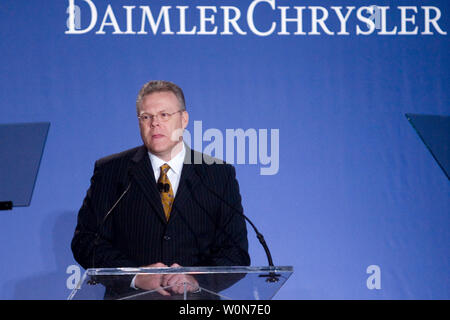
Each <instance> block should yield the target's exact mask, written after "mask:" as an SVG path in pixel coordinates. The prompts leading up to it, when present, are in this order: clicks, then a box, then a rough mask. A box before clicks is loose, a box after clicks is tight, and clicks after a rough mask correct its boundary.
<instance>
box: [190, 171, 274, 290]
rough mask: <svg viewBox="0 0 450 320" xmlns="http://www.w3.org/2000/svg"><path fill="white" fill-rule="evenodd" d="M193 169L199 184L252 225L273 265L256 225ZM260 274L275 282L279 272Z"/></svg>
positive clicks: (268, 280)
mask: <svg viewBox="0 0 450 320" xmlns="http://www.w3.org/2000/svg"><path fill="white" fill-rule="evenodd" d="M194 171H195V173H196V175H197V176H198V177H199V179H200V182H201V184H202V185H203V186H204V187H205V188H206V189H207V190H208V191H209V192H210V193H212V194H213V195H214V196H216V197H217V198H218V199H219V200H220V201H221V202H223V203H225V204H226V205H227V206H228V207H229V208H231V209H232V210H233V211H234V212H236V213H238V214H239V215H241V216H242V217H244V219H245V220H247V221H248V223H249V224H250V225H251V226H252V228H253V230H254V231H255V233H256V237H257V238H258V240H259V243H260V244H261V245H262V247H263V248H264V251H265V253H266V257H267V261H268V263H269V267H274V265H273V260H272V255H271V253H270V250H269V247H268V246H267V243H266V240H265V239H264V236H263V235H262V234H261V233H260V232H259V231H258V229H257V228H256V226H255V225H254V223H253V222H252V221H251V220H250V218H248V217H247V216H246V215H245V214H244V212H243V211H242V210H240V209H237V208H236V207H234V206H233V205H231V204H230V203H229V202H228V201H226V200H225V199H224V198H223V197H222V196H221V195H219V194H218V193H217V192H216V191H215V190H213V189H212V188H211V187H209V186H208V185H207V184H206V183H205V182H204V180H203V174H201V173H199V168H198V166H196V165H194ZM188 186H189V188H190V189H191V188H192V185H191V184H190V182H189V183H188ZM260 276H265V277H268V278H267V282H277V281H278V280H279V279H278V278H279V277H280V275H279V274H275V273H274V272H270V273H269V275H268V276H267V275H260Z"/></svg>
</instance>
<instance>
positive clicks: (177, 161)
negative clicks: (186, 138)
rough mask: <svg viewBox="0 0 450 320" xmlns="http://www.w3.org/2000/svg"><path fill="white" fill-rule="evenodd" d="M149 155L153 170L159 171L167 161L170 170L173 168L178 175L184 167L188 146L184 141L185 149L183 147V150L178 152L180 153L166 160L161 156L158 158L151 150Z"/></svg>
mask: <svg viewBox="0 0 450 320" xmlns="http://www.w3.org/2000/svg"><path fill="white" fill-rule="evenodd" d="M148 155H149V157H150V162H151V163H152V168H153V171H155V172H159V171H160V169H159V168H160V167H161V166H162V165H163V164H165V163H167V164H168V165H169V166H170V170H173V171H174V172H175V173H176V174H177V175H181V170H182V169H183V164H184V157H185V155H186V147H185V146H184V142H183V149H181V151H180V152H178V154H177V155H176V156H175V157H173V158H172V159H170V160H169V161H164V160H162V159H161V158H158V157H157V156H155V155H154V154H153V153H151V152H150V151H149V152H148Z"/></svg>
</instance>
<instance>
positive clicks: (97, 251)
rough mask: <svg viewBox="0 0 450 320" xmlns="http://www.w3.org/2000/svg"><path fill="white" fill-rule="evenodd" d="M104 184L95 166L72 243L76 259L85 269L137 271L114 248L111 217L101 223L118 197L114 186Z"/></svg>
mask: <svg viewBox="0 0 450 320" xmlns="http://www.w3.org/2000/svg"><path fill="white" fill-rule="evenodd" d="M105 180H106V179H105V175H104V173H103V170H102V169H101V168H100V166H99V165H98V162H96V164H95V169H94V174H93V176H92V178H91V185H90V187H89V190H88V191H87V194H86V197H85V199H84V201H83V205H82V206H81V209H80V211H79V213H78V222H77V226H76V228H75V233H74V236H73V239H72V244H71V247H72V252H73V255H74V258H75V260H76V261H77V262H78V263H79V264H80V265H81V266H82V267H83V268H85V269H88V268H116V267H135V266H136V263H135V262H133V261H131V260H130V259H129V258H128V257H127V256H125V255H124V254H123V253H122V252H120V251H119V250H117V249H116V248H115V247H114V245H113V237H114V232H113V228H112V223H111V220H112V219H111V216H110V217H109V218H108V219H107V220H106V222H105V223H102V220H103V217H104V216H105V215H106V212H107V211H108V210H109V209H110V208H111V207H112V205H113V202H115V200H114V199H111V195H113V197H114V195H115V192H113V191H114V189H113V186H111V184H110V183H107V182H106V181H105ZM108 182H109V181H108Z"/></svg>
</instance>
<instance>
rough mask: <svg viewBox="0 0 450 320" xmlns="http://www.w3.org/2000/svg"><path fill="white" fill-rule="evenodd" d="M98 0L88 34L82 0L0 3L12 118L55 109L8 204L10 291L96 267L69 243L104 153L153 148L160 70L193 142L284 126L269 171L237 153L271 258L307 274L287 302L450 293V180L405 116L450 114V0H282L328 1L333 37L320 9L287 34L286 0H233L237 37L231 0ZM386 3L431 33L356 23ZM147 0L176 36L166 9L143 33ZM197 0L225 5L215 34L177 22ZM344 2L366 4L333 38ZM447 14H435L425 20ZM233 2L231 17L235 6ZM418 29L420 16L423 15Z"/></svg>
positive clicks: (392, 14)
mask: <svg viewBox="0 0 450 320" xmlns="http://www.w3.org/2000/svg"><path fill="white" fill-rule="evenodd" d="M92 2H93V3H94V4H95V6H96V9H97V14H98V19H97V22H96V26H95V27H94V28H93V29H92V31H89V32H87V33H84V34H67V33H66V31H68V28H69V27H68V22H67V19H68V17H69V15H68V14H67V13H66V10H67V8H68V6H69V1H44V0H35V1H25V0H2V1H1V2H0V61H1V63H0V101H1V103H0V122H1V123H19V122H38V121H49V122H50V123H51V126H50V131H49V135H48V139H47V144H46V147H45V151H44V155H43V158H42V162H41V168H40V171H39V174H38V177H37V182H36V186H35V190H34V194H33V199H32V202H31V205H30V207H26V208H15V209H14V210H12V211H5V212H0V274H1V277H0V299H65V298H66V297H67V296H68V295H69V293H70V291H71V288H72V287H73V284H74V282H75V281H76V280H77V278H78V277H79V275H80V272H81V273H82V272H83V270H80V268H79V266H78V265H77V264H76V262H75V261H74V259H73V257H72V253H71V251H70V241H71V238H72V234H73V231H74V228H75V224H76V217H77V212H78V209H79V208H80V206H81V203H82V200H83V198H84V196H85V192H86V190H87V188H88V187H89V178H90V176H91V174H92V171H93V164H94V161H95V160H96V159H98V158H100V157H103V156H105V155H108V154H111V153H115V152H119V151H122V150H124V149H128V148H131V147H134V146H137V145H139V144H141V140H140V136H139V131H138V122H137V119H136V113H135V99H136V96H137V92H138V90H139V88H140V87H141V86H142V85H143V84H144V83H145V82H147V81H149V80H151V79H166V80H170V81H173V82H175V83H177V84H178V85H180V86H181V87H182V88H183V90H184V92H185V96H186V100H187V109H188V111H189V113H190V125H189V126H188V130H189V133H190V134H191V136H192V145H193V146H194V147H197V149H198V147H199V146H200V148H202V149H203V150H204V149H205V148H207V147H208V145H210V143H211V141H209V139H211V137H208V135H206V134H205V133H206V132H209V133H210V134H211V133H221V134H222V137H223V140H224V141H223V145H224V147H223V150H224V152H223V156H224V157H226V155H227V152H225V143H226V142H225V140H226V141H227V142H228V143H230V140H229V139H227V136H226V132H227V130H229V131H231V130H234V132H237V131H236V130H237V129H239V128H241V129H243V130H244V131H245V130H248V131H247V132H248V133H250V132H257V133H260V134H261V136H258V139H260V138H261V137H263V136H264V133H265V132H267V134H268V137H267V139H268V141H269V142H270V141H271V138H273V140H272V145H271V143H268V149H269V150H268V155H269V156H270V155H271V151H272V155H271V163H270V165H272V170H271V174H265V175H264V174H262V168H267V167H269V166H270V165H269V164H267V162H266V163H265V162H264V157H261V156H260V155H258V157H257V160H256V163H254V162H255V161H251V159H250V156H249V153H251V148H250V147H249V146H247V147H246V150H247V155H246V156H245V160H244V161H241V162H244V163H238V156H237V154H238V153H239V152H241V151H242V150H240V149H239V148H236V151H235V155H234V157H233V159H234V164H235V166H236V169H237V176H238V180H239V183H240V186H241V194H242V197H243V205H244V208H245V211H246V214H247V215H248V216H250V217H251V219H252V220H254V222H255V224H256V225H257V226H258V228H259V230H260V231H261V232H262V233H263V234H264V235H265V238H266V240H267V242H268V244H269V246H270V249H271V251H272V254H273V257H274V262H275V264H276V265H292V266H293V267H294V270H295V271H294V274H293V276H292V277H291V278H290V279H289V281H288V282H287V283H286V285H285V286H284V287H283V288H282V289H281V291H280V292H279V293H278V295H277V296H276V298H279V299H449V298H450V288H449V285H450V279H449V269H450V268H449V267H450V263H449V248H450V247H449V243H450V232H449V228H448V227H449V222H450V218H449V213H450V210H449V209H450V201H449V195H450V187H449V181H448V179H447V178H446V176H445V175H444V173H443V172H442V170H441V169H440V167H439V165H438V164H437V163H436V162H435V160H434V159H433V157H432V155H431V154H430V152H429V151H428V150H427V149H426V147H425V146H424V144H423V143H422V141H421V140H420V138H419V136H418V135H417V134H416V132H415V131H414V130H413V128H412V127H411V125H410V124H409V123H408V121H407V119H406V117H405V113H416V114H421V113H424V114H438V115H449V114H450V104H449V101H450V99H449V98H450V97H449V92H450V78H449V58H450V55H449V53H450V50H449V40H448V35H447V34H446V33H447V32H448V30H449V29H450V25H449V20H450V3H449V1H446V0H442V1H438V0H430V1H416V0H404V1H403V0H402V1H377V3H372V2H373V1H356V0H353V1H350V0H336V1H325V0H320V1H317V0H316V1H312V0H311V1H306V0H305V1H295V0H285V1H281V0H278V1H276V3H275V2H274V3H275V4H276V6H277V7H279V6H287V7H290V9H289V11H288V15H289V17H291V18H292V17H295V14H296V11H295V9H293V7H294V6H305V7H308V6H321V7H323V8H326V9H327V10H328V12H329V19H328V20H326V26H327V27H328V28H329V29H330V31H334V35H328V34H327V33H326V32H325V31H324V29H323V27H322V26H321V25H320V24H317V26H318V31H320V35H313V34H308V33H310V32H311V28H312V27H311V21H312V19H313V18H312V16H311V12H312V10H308V8H306V9H304V30H303V31H304V33H306V34H305V35H295V34H294V33H295V32H296V31H297V25H296V23H293V22H289V23H288V28H287V29H288V30H287V31H286V32H288V33H289V34H288V35H283V34H278V33H279V32H280V30H281V25H280V12H281V9H279V10H278V9H275V10H274V9H273V8H272V7H271V4H270V3H269V2H267V1H266V2H258V3H256V2H252V1H250V0H246V1H238V0H235V1H227V2H226V5H227V6H234V7H236V8H238V9H239V10H240V13H241V17H240V19H239V27H240V28H241V31H243V32H246V34H245V35H243V34H239V32H238V31H237V29H236V28H235V27H234V28H232V25H231V24H230V30H231V31H233V32H232V33H233V34H231V35H226V34H221V32H223V31H224V27H223V21H224V10H222V9H221V8H220V6H221V5H222V6H223V5H224V4H223V2H222V1H219V0H211V1H188V0H184V1H176V0H170V1H152V0H142V1H137V0H120V1H104V0H93V1H92ZM252 3H253V4H254V5H255V6H256V7H255V11H254V14H253V22H254V25H255V27H256V28H257V30H260V31H268V30H270V28H271V26H272V23H273V22H276V28H275V29H274V31H273V32H272V33H271V34H270V35H268V36H260V35H258V34H256V33H255V32H254V30H252V28H251V27H250V26H249V24H248V17H247V12H248V8H249V6H250V5H251V4H252ZM108 4H110V5H111V10H113V12H114V16H115V18H116V19H117V25H118V26H119V27H120V29H121V31H122V32H125V31H126V29H127V23H126V17H127V15H126V11H125V9H124V8H122V6H136V8H135V9H134V10H133V11H132V13H133V18H134V20H133V21H132V22H131V27H132V29H133V31H134V32H136V34H113V32H114V31H115V29H114V25H113V22H112V20H111V19H112V16H111V14H109V15H108V16H107V17H106V20H105V22H106V24H105V26H104V32H105V34H103V35H102V34H97V33H96V32H97V31H99V29H100V25H101V23H102V21H103V19H104V18H105V12H106V11H107V7H108ZM373 4H377V5H379V6H389V7H390V10H389V11H386V15H387V18H386V24H387V28H388V31H391V30H393V28H394V26H397V28H398V30H397V31H400V27H401V13H400V11H399V10H398V9H397V7H398V6H415V7H416V8H417V14H415V24H416V25H417V26H418V28H419V30H418V34H416V35H398V34H397V35H379V34H377V32H378V31H379V29H377V31H375V32H373V34H371V35H368V36H366V35H357V34H356V25H359V26H360V28H361V29H363V30H367V28H368V27H367V26H366V23H362V22H361V21H359V22H358V20H357V16H356V10H357V9H358V8H359V7H361V6H364V5H367V6H369V5H373ZM75 5H78V6H79V8H80V12H81V20H80V21H81V22H80V23H81V25H80V27H81V28H82V29H86V28H87V27H88V26H89V24H90V20H91V12H90V9H89V5H88V3H87V2H85V1H82V0H79V1H78V0H77V1H75ZM141 5H142V6H149V7H151V11H152V12H153V15H154V16H155V21H156V18H157V17H158V13H159V12H160V8H161V6H162V5H164V6H171V7H172V8H171V10H172V11H170V16H169V18H170V19H171V20H170V23H171V24H172V25H171V31H172V32H173V33H174V34H164V33H163V31H164V30H165V29H164V27H165V25H164V23H165V21H164V15H162V16H161V21H160V25H159V29H158V30H157V32H156V35H155V34H153V33H152V29H151V27H150V24H149V23H148V22H147V26H146V30H147V32H148V34H146V35H145V34H137V32H139V31H140V30H141V16H140V12H141V11H139V10H138V9H139V8H138V6H141ZM201 5H203V6H214V7H215V8H216V11H217V12H216V13H214V10H212V9H209V10H205V11H204V13H205V17H211V16H213V15H214V17H215V21H214V23H213V22H212V20H207V19H204V20H203V22H204V23H205V30H210V31H214V26H218V29H217V32H216V34H212V35H202V34H193V35H182V34H176V32H177V31H179V27H180V26H179V16H178V13H179V11H176V8H175V7H176V6H188V7H189V9H187V10H186V11H185V13H186V30H187V31H189V30H192V28H193V27H194V26H197V32H198V31H199V30H200V27H201V23H200V22H199V21H201V17H200V18H199V16H200V15H201V10H200V9H196V6H201ZM331 6H342V7H344V9H343V11H342V12H343V13H345V12H347V11H345V7H346V6H355V7H356V9H355V10H354V11H353V13H352V15H351V16H350V18H349V20H348V26H347V29H348V30H347V31H348V33H349V34H348V35H338V34H337V33H338V32H339V31H340V30H341V29H340V26H341V25H340V23H339V21H340V20H339V19H338V18H337V17H336V14H335V13H334V11H333V10H332V9H331ZM422 6H434V7H436V8H439V9H440V12H441V13H442V16H441V17H440V19H439V20H438V21H437V22H436V24H437V25H438V26H439V27H440V28H441V31H443V32H445V34H443V33H440V32H438V30H437V27H436V25H435V24H432V23H431V24H430V23H429V24H428V25H429V27H430V32H432V33H433V34H432V35H426V34H421V33H422V32H424V30H425V27H426V10H424V9H422V8H421V7H422ZM230 10H231V9H230ZM130 12H131V11H130ZM163 12H164V11H163ZM318 12H319V14H320V16H321V15H322V14H323V11H318ZM436 12H437V11H429V12H428V13H429V14H430V17H429V18H430V19H431V18H433V17H436ZM229 13H230V14H232V16H235V15H233V14H236V10H234V11H233V10H232V11H229ZM413 13H414V11H413V10H409V11H407V16H408V17H410V16H412V15H413ZM365 16H366V17H367V16H368V15H367V14H366V15H365ZM378 18H380V17H378ZM378 18H376V17H375V18H373V19H372V20H373V21H375V20H374V19H378ZM199 19H200V20H199ZM75 20H76V19H75ZM75 22H76V21H75ZM378 22H379V21H378ZM108 23H109V24H108ZM376 25H377V26H378V24H376ZM374 26H375V23H374ZM407 27H408V30H413V29H414V25H413V23H412V22H408V23H407ZM231 31H230V32H231ZM194 121H198V122H195V124H196V126H195V125H194ZM199 124H200V125H201V127H202V133H203V134H205V135H204V136H202V135H201V133H199V132H200V130H199ZM209 129H216V130H210V131H208V130H209ZM264 129H265V130H267V131H264ZM447 134H448V133H447ZM277 137H278V139H277ZM216 138H217V136H216ZM195 139H197V140H195ZM194 140H195V141H197V145H194ZM258 141H259V140H258ZM24 147H26V146H24ZM277 147H278V150H279V152H278V153H277ZM239 150H240V151H239ZM257 150H258V151H261V145H259V146H258V149H257ZM199 151H202V150H199ZM215 151H216V152H218V149H216V150H215ZM228 151H229V150H228ZM0 152H7V150H1V151H0ZM228 155H229V157H231V156H230V153H229V152H228ZM241 155H242V154H241ZM263 155H264V153H263ZM249 241H250V254H251V257H252V265H254V266H258V265H265V264H266V258H265V255H264V251H263V249H262V248H261V247H260V245H259V243H258V242H257V239H256V237H255V236H254V234H253V233H252V232H251V231H250V229H249Z"/></svg>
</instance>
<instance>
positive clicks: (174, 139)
mask: <svg viewBox="0 0 450 320" xmlns="http://www.w3.org/2000/svg"><path fill="white" fill-rule="evenodd" d="M179 110H180V103H179V102H178V99H177V97H176V96H175V94H173V93H172V92H170V91H163V92H155V93H151V94H148V95H146V96H145V97H144V99H143V101H142V105H141V107H140V110H139V115H140V116H141V115H143V114H147V115H150V116H156V117H153V119H152V120H149V121H142V120H140V121H139V129H140V131H141V137H142V141H143V142H144V144H145V146H146V147H147V149H148V150H149V151H150V152H151V153H153V154H154V155H156V156H158V157H159V158H161V159H163V160H166V161H169V160H170V159H172V158H173V156H175V155H176V154H177V153H178V152H179V151H181V148H182V146H181V144H180V141H182V138H183V130H184V129H185V128H186V126H187V124H188V120H189V115H188V113H187V112H186V111H180V112H177V111H179ZM175 112H176V113H175ZM162 113H168V114H172V115H171V116H170V117H169V120H168V121H166V122H164V121H162V120H161V117H160V115H161V114H162Z"/></svg>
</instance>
